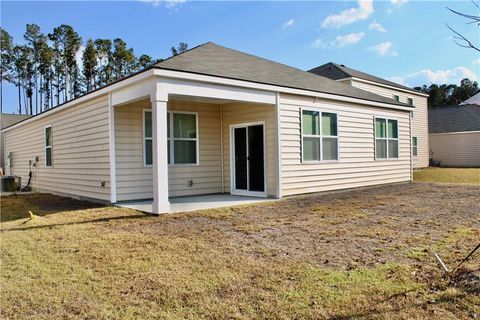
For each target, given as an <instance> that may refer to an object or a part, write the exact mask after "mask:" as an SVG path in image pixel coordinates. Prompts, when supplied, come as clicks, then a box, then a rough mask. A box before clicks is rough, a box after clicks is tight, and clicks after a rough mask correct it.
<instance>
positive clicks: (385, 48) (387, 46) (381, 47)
mask: <svg viewBox="0 0 480 320" xmlns="http://www.w3.org/2000/svg"><path fill="white" fill-rule="evenodd" d="M370 50H373V51H375V52H376V53H377V54H378V56H380V57H385V56H392V57H396V56H398V53H397V51H395V49H394V48H393V43H391V42H390V41H385V42H381V43H379V44H377V45H375V46H373V47H370Z"/></svg>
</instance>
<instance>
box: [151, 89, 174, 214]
mask: <svg viewBox="0 0 480 320" xmlns="http://www.w3.org/2000/svg"><path fill="white" fill-rule="evenodd" d="M151 100H152V101H151V103H152V145H153V148H152V149H153V208H152V209H153V213H156V214H159V213H163V212H169V211H170V202H169V201H168V159H167V158H168V156H167V101H162V100H168V97H164V98H163V99H162V100H160V99H159V98H157V95H156V94H154V95H152V98H151Z"/></svg>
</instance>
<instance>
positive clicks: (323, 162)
mask: <svg viewBox="0 0 480 320" xmlns="http://www.w3.org/2000/svg"><path fill="white" fill-rule="evenodd" d="M339 162H340V160H322V161H314V160H313V161H304V160H302V162H301V163H302V164H325V163H339Z"/></svg>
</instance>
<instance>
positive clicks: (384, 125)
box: [375, 118, 398, 159]
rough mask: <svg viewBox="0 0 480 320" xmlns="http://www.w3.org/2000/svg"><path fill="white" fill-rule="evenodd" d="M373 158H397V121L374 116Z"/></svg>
mask: <svg viewBox="0 0 480 320" xmlns="http://www.w3.org/2000/svg"><path fill="white" fill-rule="evenodd" d="M375 159H398V121H397V120H392V119H386V118H375Z"/></svg>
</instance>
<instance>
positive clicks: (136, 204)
mask: <svg viewBox="0 0 480 320" xmlns="http://www.w3.org/2000/svg"><path fill="white" fill-rule="evenodd" d="M266 201H275V199H265V198H256V197H246V196H234V195H229V194H213V195H201V196H190V197H175V198H170V211H169V212H168V213H174V212H188V211H197V210H205V209H214V208H224V207H233V206H238V205H244V204H253V203H260V202H266ZM115 205H116V206H119V207H123V208H130V209H134V210H138V211H142V212H146V213H152V200H142V201H128V202H119V203H116V204H115Z"/></svg>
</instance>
